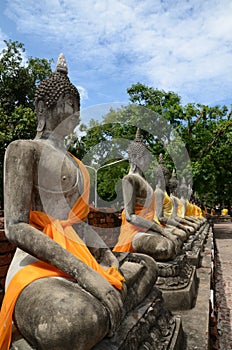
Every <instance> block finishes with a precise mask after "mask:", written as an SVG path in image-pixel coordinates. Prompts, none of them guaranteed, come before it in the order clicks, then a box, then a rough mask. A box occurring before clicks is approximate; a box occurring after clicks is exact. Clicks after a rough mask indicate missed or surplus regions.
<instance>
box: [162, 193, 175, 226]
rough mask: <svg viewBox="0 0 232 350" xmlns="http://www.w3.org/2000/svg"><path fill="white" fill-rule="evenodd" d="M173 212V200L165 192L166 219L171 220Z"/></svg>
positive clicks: (164, 207)
mask: <svg viewBox="0 0 232 350" xmlns="http://www.w3.org/2000/svg"><path fill="white" fill-rule="evenodd" d="M172 210H173V207H172V200H171V198H170V196H169V195H168V194H167V192H166V191H165V197H164V201H163V213H164V217H165V219H169V218H170V217H171V216H172Z"/></svg>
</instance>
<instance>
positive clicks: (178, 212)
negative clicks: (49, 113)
mask: <svg viewBox="0 0 232 350" xmlns="http://www.w3.org/2000/svg"><path fill="white" fill-rule="evenodd" d="M178 185H179V181H178V180H177V176H176V172H175V169H173V172H172V177H171V179H170V181H169V187H170V192H171V195H170V198H171V200H172V206H173V212H172V218H173V219H175V220H176V221H178V222H179V223H180V224H182V225H184V226H185V227H186V228H188V229H189V230H190V232H191V233H194V232H195V231H196V230H197V229H198V225H197V223H195V222H193V221H192V220H189V219H188V217H186V216H185V207H184V204H183V202H182V201H181V199H180V192H179V186H178Z"/></svg>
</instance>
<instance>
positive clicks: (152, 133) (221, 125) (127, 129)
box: [81, 83, 232, 206]
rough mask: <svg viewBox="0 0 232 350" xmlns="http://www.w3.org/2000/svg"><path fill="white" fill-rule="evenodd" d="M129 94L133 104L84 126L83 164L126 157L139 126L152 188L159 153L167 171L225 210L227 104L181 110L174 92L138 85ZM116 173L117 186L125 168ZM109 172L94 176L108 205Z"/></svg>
mask: <svg viewBox="0 0 232 350" xmlns="http://www.w3.org/2000/svg"><path fill="white" fill-rule="evenodd" d="M127 92H128V94H129V100H130V102H131V103H129V104H128V106H123V107H122V108H120V109H118V110H113V109H111V110H110V111H109V113H107V114H106V115H105V116H104V117H103V121H102V122H101V123H100V122H96V121H91V123H90V127H89V128H87V127H85V131H86V135H85V136H83V137H82V139H81V141H83V143H84V144H85V152H86V153H85V154H86V156H85V157H84V158H85V160H86V161H87V163H88V164H89V165H90V164H92V165H94V164H95V165H94V166H96V167H99V166H100V165H101V164H102V162H103V161H104V159H106V162H110V161H111V162H112V161H113V160H117V159H120V158H126V157H127V153H126V148H127V146H128V142H129V140H133V139H134V136H135V132H136V129H137V127H140V129H141V132H142V135H143V138H144V140H145V143H146V144H147V146H148V147H149V148H150V150H151V152H152V154H153V156H154V160H153V163H152V167H151V168H150V169H149V170H148V172H147V174H146V177H147V178H148V179H149V181H150V182H151V184H153V182H154V174H153V168H154V166H155V165H156V164H157V159H158V156H159V154H160V153H163V155H164V159H165V163H166V166H167V167H168V168H169V170H170V171H171V170H172V169H173V168H174V167H175V168H177V169H178V172H179V173H178V178H179V180H180V181H181V179H182V178H183V177H185V178H186V180H187V181H189V183H190V184H191V185H192V186H193V191H194V192H196V193H197V195H198V196H199V197H200V199H201V201H206V202H207V204H208V205H211V206H213V205H215V204H216V203H217V202H218V203H221V205H227V206H229V205H230V198H231V195H232V183H231V170H232V169H231V164H232V163H231V152H230V148H231V135H232V134H231V132H232V131H231V130H232V125H231V110H230V111H228V108H227V107H226V106H213V107H212V106H207V105H202V104H198V103H188V104H186V105H184V106H183V105H182V104H181V98H180V96H178V95H177V94H176V93H174V92H165V91H163V90H157V89H154V88H152V87H148V86H146V85H143V84H141V83H137V84H133V85H132V86H131V87H130V88H128V90H127ZM122 140H124V142H122ZM113 150H114V151H113ZM107 157H108V158H110V160H109V159H107ZM119 169H120V166H119ZM119 169H114V179H115V178H116V180H115V181H116V182H117V181H119V182H120V179H121V178H122V176H123V174H124V172H125V171H126V169H128V168H126V167H125V168H124V172H123V171H121V172H120V171H119ZM107 172H108V174H109V176H108V175H107ZM99 174H100V170H99ZM112 174H113V168H112V169H111V168H110V167H109V168H108V169H107V171H106V169H105V172H104V176H102V177H100V176H98V182H99V183H98V192H99V195H100V197H101V198H102V199H103V200H104V201H107V200H109V202H110V201H112V199H113V198H114V195H115V183H114V182H115V181H114V182H113V181H112V176H110V175H112Z"/></svg>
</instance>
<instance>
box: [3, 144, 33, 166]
mask: <svg viewBox="0 0 232 350" xmlns="http://www.w3.org/2000/svg"><path fill="white" fill-rule="evenodd" d="M35 152H36V146H35V141H34V140H15V141H12V142H11V143H10V144H9V145H8V147H7V149H6V153H5V161H6V160H8V161H9V160H10V161H11V162H14V161H18V160H23V159H25V161H28V158H29V159H30V158H33V157H34V153H35Z"/></svg>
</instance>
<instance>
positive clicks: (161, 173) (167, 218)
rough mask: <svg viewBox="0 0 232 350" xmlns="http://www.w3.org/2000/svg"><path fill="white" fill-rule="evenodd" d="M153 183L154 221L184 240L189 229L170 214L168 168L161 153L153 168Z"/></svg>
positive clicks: (170, 201) (171, 211)
mask: <svg viewBox="0 0 232 350" xmlns="http://www.w3.org/2000/svg"><path fill="white" fill-rule="evenodd" d="M154 175H155V184H156V188H155V191H154V194H155V215H156V221H158V222H159V223H160V224H161V225H162V226H164V227H165V228H166V230H168V231H169V232H171V233H172V234H175V235H177V236H179V237H180V238H181V240H182V241H183V242H185V241H186V240H187V238H188V236H189V234H190V231H189V229H188V228H187V227H186V226H184V225H183V224H181V223H180V222H179V221H176V220H175V218H174V217H173V216H172V213H173V205H172V200H171V198H170V196H169V195H168V192H167V189H168V185H169V170H168V168H167V167H166V166H165V164H164V159H163V154H162V153H161V154H160V155H159V162H158V165H157V166H156V167H155V169H154Z"/></svg>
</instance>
